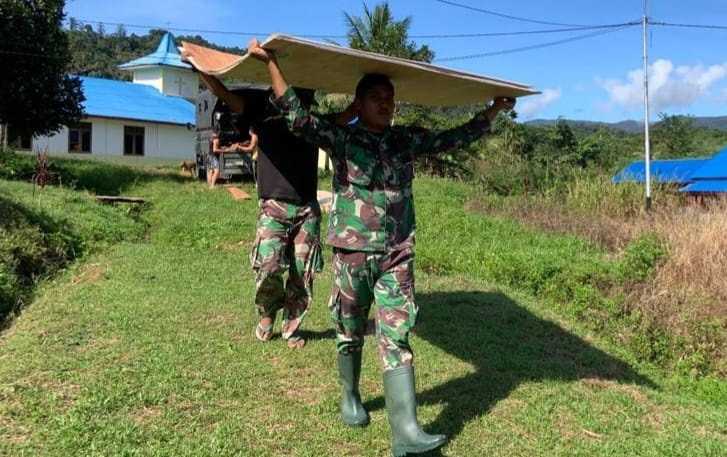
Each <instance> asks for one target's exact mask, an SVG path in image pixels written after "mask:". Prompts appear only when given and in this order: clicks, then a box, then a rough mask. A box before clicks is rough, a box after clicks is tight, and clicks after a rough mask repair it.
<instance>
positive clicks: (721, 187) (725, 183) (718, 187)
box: [679, 179, 727, 192]
mask: <svg viewBox="0 0 727 457" xmlns="http://www.w3.org/2000/svg"><path fill="white" fill-rule="evenodd" d="M679 190H680V191H681V192H727V179H710V180H706V179H705V180H702V181H695V182H693V183H691V184H689V185H688V186H685V187H682V188H681V189H679Z"/></svg>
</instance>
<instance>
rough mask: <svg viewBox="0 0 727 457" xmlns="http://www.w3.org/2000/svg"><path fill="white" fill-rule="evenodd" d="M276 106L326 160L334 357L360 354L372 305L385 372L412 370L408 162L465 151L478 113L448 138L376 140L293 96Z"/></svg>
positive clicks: (424, 135) (408, 132) (394, 131)
mask: <svg viewBox="0 0 727 457" xmlns="http://www.w3.org/2000/svg"><path fill="white" fill-rule="evenodd" d="M274 103H275V104H276V105H277V106H278V107H279V108H280V109H281V111H283V113H284V115H285V116H286V119H287V121H288V126H289V128H290V129H291V131H292V132H293V133H295V134H297V135H301V136H302V137H303V138H304V139H305V140H306V141H308V142H310V143H312V144H315V145H318V146H319V147H321V148H323V149H324V150H326V151H327V152H329V154H330V156H331V159H332V160H333V169H334V177H333V191H334V198H333V206H332V209H331V215H330V220H329V227H328V243H329V244H331V245H332V246H333V247H334V252H335V256H334V269H335V273H336V278H335V285H334V288H333V294H332V296H331V302H330V308H331V313H332V317H333V321H334V325H335V327H336V333H337V336H336V340H337V346H338V350H339V351H341V352H346V351H356V350H360V348H361V346H362V344H363V337H362V336H363V332H364V327H365V322H366V317H367V314H368V311H369V307H370V303H371V300H372V298H375V299H376V302H377V304H378V307H379V310H378V312H377V314H376V320H377V337H378V340H379V350H380V352H381V357H382V360H383V364H384V369H385V370H390V369H394V368H397V367H400V366H406V365H410V364H411V363H412V357H413V355H412V352H411V348H410V347H409V343H408V336H409V332H410V330H411V329H412V327H413V325H414V323H415V321H416V314H417V307H416V305H415V303H414V272H413V269H414V267H413V259H414V251H413V249H414V232H415V217H414V200H413V196H412V180H413V178H414V160H415V158H416V157H417V156H419V155H423V154H437V153H441V152H444V151H448V150H450V149H455V148H459V147H462V146H465V145H467V144H469V143H471V142H473V141H475V140H477V139H479V138H480V137H482V136H483V135H484V134H485V133H486V132H487V131H488V130H489V127H490V122H489V120H488V119H487V117H486V115H485V114H484V112H480V113H478V114H476V115H475V116H474V118H473V119H472V120H471V121H470V122H468V123H466V124H464V125H462V126H460V127H457V128H454V129H451V130H446V131H442V132H432V131H429V130H426V129H420V128H412V127H391V128H387V129H386V130H385V131H384V132H382V133H374V132H370V131H368V130H366V129H365V128H364V127H363V126H362V125H360V123H357V124H354V125H347V126H338V125H336V124H335V123H334V122H332V120H331V119H330V118H327V117H322V116H316V115H314V114H311V113H310V112H308V111H307V110H306V109H305V108H303V107H302V106H301V103H300V101H299V100H298V99H297V97H296V96H295V92H293V91H292V89H288V91H287V92H286V93H285V94H283V96H282V97H280V98H278V99H277V100H275V101H274Z"/></svg>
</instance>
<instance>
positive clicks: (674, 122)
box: [656, 113, 695, 157]
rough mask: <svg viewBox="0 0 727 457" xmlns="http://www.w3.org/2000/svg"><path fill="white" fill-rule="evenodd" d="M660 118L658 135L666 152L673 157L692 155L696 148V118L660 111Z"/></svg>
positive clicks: (657, 129) (657, 128) (658, 139)
mask: <svg viewBox="0 0 727 457" xmlns="http://www.w3.org/2000/svg"><path fill="white" fill-rule="evenodd" d="M659 118H660V119H661V120H660V121H659V124H658V125H657V127H656V137H657V141H658V142H659V143H660V144H662V145H663V146H664V149H665V150H666V153H667V154H669V156H671V157H674V156H685V155H691V153H692V149H693V148H694V135H695V129H694V119H692V118H691V117H690V116H679V115H672V116H670V115H668V114H666V113H659Z"/></svg>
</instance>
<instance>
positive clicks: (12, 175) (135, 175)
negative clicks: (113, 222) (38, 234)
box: [0, 153, 192, 195]
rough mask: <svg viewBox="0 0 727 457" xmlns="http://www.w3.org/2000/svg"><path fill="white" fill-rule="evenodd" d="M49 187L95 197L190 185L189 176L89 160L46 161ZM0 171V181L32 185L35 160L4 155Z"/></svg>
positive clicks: (20, 155)
mask: <svg viewBox="0 0 727 457" xmlns="http://www.w3.org/2000/svg"><path fill="white" fill-rule="evenodd" d="M49 161H50V166H49V171H50V173H51V176H52V179H51V185H56V184H62V185H63V186H66V187H72V188H74V189H78V190H86V191H89V192H92V193H94V194H97V195H120V194H122V193H123V192H124V191H125V190H127V189H129V188H130V187H132V186H135V185H138V184H143V183H146V182H150V181H160V180H165V181H170V182H177V183H181V182H189V180H190V179H192V178H190V177H189V176H181V175H179V174H175V173H173V172H172V168H168V169H167V170H165V171H161V170H159V169H153V168H149V167H143V166H139V164H136V165H134V164H133V163H132V162H129V164H128V165H126V164H118V163H111V162H107V161H104V160H94V159H92V158H84V159H78V158H61V157H54V156H51V157H50V158H49ZM0 167H2V168H4V169H5V170H4V171H3V172H2V173H0V178H5V179H15V180H21V181H31V180H32V178H33V174H34V173H35V156H33V155H29V154H17V153H3V154H2V155H0Z"/></svg>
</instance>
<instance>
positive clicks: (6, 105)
mask: <svg viewBox="0 0 727 457" xmlns="http://www.w3.org/2000/svg"><path fill="white" fill-rule="evenodd" d="M64 4H65V1H64V0H3V2H2V3H0V17H2V18H3V19H2V20H1V21H0V43H2V50H0V54H1V58H2V63H3V65H2V67H3V71H2V72H0V124H11V125H13V127H14V128H15V129H16V131H18V132H21V133H22V134H25V135H46V134H49V133H51V132H54V131H57V130H59V129H60V127H61V126H62V125H64V124H71V123H75V122H78V121H79V120H80V119H81V117H82V115H83V108H82V106H81V103H82V102H83V101H84V100H85V98H84V96H83V93H82V92H81V81H80V80H79V79H78V78H77V77H73V76H69V75H68V74H67V68H68V63H69V62H70V60H71V56H70V53H69V50H68V39H67V38H66V34H65V33H64V32H63V30H61V24H62V22H63V17H64V14H63V7H64Z"/></svg>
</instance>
